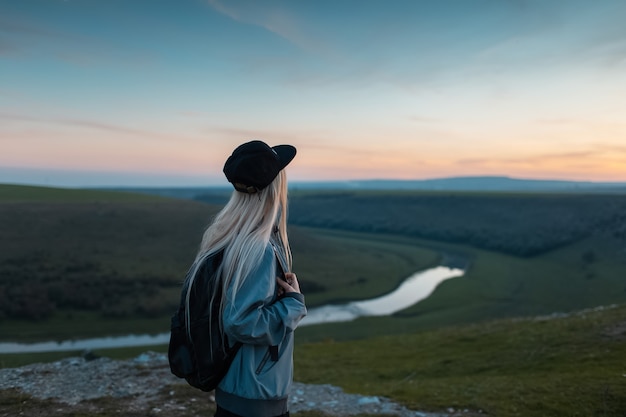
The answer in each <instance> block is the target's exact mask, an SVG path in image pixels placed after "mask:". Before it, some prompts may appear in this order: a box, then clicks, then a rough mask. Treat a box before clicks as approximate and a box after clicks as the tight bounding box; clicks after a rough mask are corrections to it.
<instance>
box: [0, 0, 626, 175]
mask: <svg viewBox="0 0 626 417" xmlns="http://www.w3.org/2000/svg"><path fill="white" fill-rule="evenodd" d="M624 22H626V1H623V0H614V1H613V0H595V1H589V0H584V1H579V0H561V1H559V0H550V1H546V0H528V1H526V0H484V1H483V0H458V1H448V0H432V1H419V0H405V1H394V0H390V1H382V0H381V1H358V0H353V1H349V0H334V1H324V0H315V1H314V0H310V1H304V0H301V1H295V0H294V1H236V0H235V1H229V0H177V1H175V0H167V1H166V0H65V1H61V0H0V183H32V184H43V185H60V186H94V185H128V186H139V185H149V186H156V185H164V186H170V185H180V186H184V185H193V186H198V185H216V184H224V183H225V179H224V177H223V175H222V172H221V170H222V165H223V163H224V160H225V159H226V158H227V157H228V155H229V154H230V152H231V151H232V150H233V148H234V147H236V146H237V145H238V144H240V143H242V142H245V141H248V140H251V139H262V140H264V141H266V142H267V143H269V144H270V145H276V144H281V143H290V144H293V145H295V146H296V147H297V148H298V156H297V157H296V159H295V160H294V161H293V163H292V164H291V165H290V166H289V168H288V174H289V177H290V178H291V179H292V180H295V181H317V180H335V179H339V180H345V179H374V178H398V179H427V178H439V177H449V176H470V175H471V176H476V175H481V176H482V175H507V176H513V177H519V178H549V179H571V180H592V181H626V24H624Z"/></svg>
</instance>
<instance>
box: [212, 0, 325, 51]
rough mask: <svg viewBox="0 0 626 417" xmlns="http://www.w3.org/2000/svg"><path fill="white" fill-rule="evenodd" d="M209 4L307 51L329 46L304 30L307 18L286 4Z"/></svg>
mask: <svg viewBox="0 0 626 417" xmlns="http://www.w3.org/2000/svg"><path fill="white" fill-rule="evenodd" d="M208 3H209V5H210V6H211V7H212V8H213V9H214V10H216V11H217V12H219V13H221V14H223V15H225V16H227V17H229V18H231V19H232V20H234V21H237V22H239V23H243V24H249V25H253V26H257V27H260V28H263V29H265V30H266V31H268V32H270V33H273V34H274V35H276V36H279V37H280V38H282V39H284V40H286V41H287V42H289V43H291V44H293V45H295V46H297V47H298V48H300V49H302V50H305V51H307V52H315V53H320V52H323V51H328V46H327V45H325V44H324V43H322V42H320V40H319V38H316V37H314V36H312V35H310V34H307V33H306V32H305V30H304V28H305V27H306V24H307V23H306V22H305V21H304V20H300V19H298V18H297V17H296V16H295V15H294V14H292V13H291V12H289V11H287V10H286V9H284V8H278V7H273V6H272V5H271V3H267V2H263V3H262V4H259V3H258V2H252V3H250V2H234V1H229V2H228V3H226V2H224V1H221V0H208Z"/></svg>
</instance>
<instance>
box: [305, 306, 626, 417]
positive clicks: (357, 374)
mask: <svg viewBox="0 0 626 417" xmlns="http://www.w3.org/2000/svg"><path fill="white" fill-rule="evenodd" d="M298 332H300V330H298ZM295 361H296V375H295V378H296V380H299V381H303V382H309V383H330V384H334V385H339V386H341V387H343V388H344V389H345V390H346V391H348V392H355V393H360V394H369V395H383V396H387V397H390V398H392V399H394V400H396V401H399V402H402V403H403V404H405V405H407V406H409V407H412V408H415V409H422V410H424V409H426V410H432V411H439V410H445V409H447V408H448V407H454V408H455V409H457V410H464V409H467V410H470V411H473V412H477V411H478V410H483V412H485V413H487V414H488V415H492V416H502V417H504V416H506V417H516V416H519V417H544V416H550V417H560V416H563V417H565V416H567V417H572V416H580V417H587V416H606V417H623V416H624V415H626V305H621V306H619V307H615V308H609V309H602V310H600V309H596V310H590V311H583V312H579V313H576V314H573V315H571V316H568V317H560V318H559V317H544V318H528V319H515V320H514V319H508V320H499V321H490V322H484V323H481V324H474V325H467V326H454V327H445V328H441V329H438V330H433V331H426V332H419V333H407V334H404V335H395V336H386V337H371V338H369V339H367V340H360V341H349V342H341V343H336V342H333V341H327V342H322V343H314V344H304V345H300V346H298V347H297V350H296V356H295Z"/></svg>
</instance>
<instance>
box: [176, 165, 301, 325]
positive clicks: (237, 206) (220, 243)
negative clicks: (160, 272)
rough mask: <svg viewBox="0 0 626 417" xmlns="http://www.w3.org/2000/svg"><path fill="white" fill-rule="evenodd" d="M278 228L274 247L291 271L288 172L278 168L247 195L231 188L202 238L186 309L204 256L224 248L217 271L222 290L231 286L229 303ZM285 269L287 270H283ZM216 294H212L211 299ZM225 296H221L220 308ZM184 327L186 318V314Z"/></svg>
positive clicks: (260, 258) (261, 257) (256, 264)
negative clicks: (266, 182)
mask: <svg viewBox="0 0 626 417" xmlns="http://www.w3.org/2000/svg"><path fill="white" fill-rule="evenodd" d="M276 227H278V234H279V238H280V245H277V248H276V249H277V250H280V251H282V252H284V253H282V254H281V255H283V257H284V259H285V260H286V262H287V267H288V269H289V270H291V260H292V258H291V249H290V247H289V239H288V237H287V175H286V174H285V170H281V171H280V173H279V174H278V175H277V176H276V178H275V179H274V181H272V183H271V184H270V185H269V186H267V187H266V188H264V189H263V190H261V191H258V192H256V193H254V194H247V193H243V192H240V191H233V193H232V195H231V197H230V200H229V201H228V203H227V204H226V205H225V206H224V208H223V209H222V210H221V211H220V212H219V213H218V214H217V215H216V216H215V218H214V219H213V221H212V222H211V224H210V225H209V226H208V227H207V229H206V230H205V232H204V235H203V237H202V242H201V244H200V248H199V250H198V253H197V255H196V259H195V262H194V265H193V266H192V273H191V274H190V277H191V278H190V279H191V280H192V281H191V282H189V284H188V289H187V296H186V307H187V308H186V311H187V312H188V311H189V298H190V294H191V287H192V284H193V279H194V277H195V275H196V271H197V270H198V268H199V267H200V265H201V264H202V261H203V260H204V259H206V258H207V257H209V256H211V255H213V254H216V253H219V252H220V251H223V258H222V263H221V265H220V267H219V268H218V270H217V278H218V283H219V285H220V286H221V289H222V293H223V294H226V289H227V288H229V287H230V286H232V289H231V291H230V292H229V294H230V295H231V296H232V298H231V302H232V301H233V300H234V298H235V297H236V295H237V291H238V290H239V288H240V287H241V284H242V280H243V279H244V278H245V277H246V276H248V275H249V274H250V273H251V272H252V271H253V270H254V269H255V268H256V267H257V266H258V265H259V263H260V262H261V260H262V259H263V254H264V253H265V249H266V247H267V245H268V243H269V241H270V238H271V236H272V233H273V232H274V230H275V229H276ZM285 272H287V271H285ZM214 296H215V294H211V302H213V299H214ZM226 298H227V297H222V305H221V308H222V309H223V308H224V306H225V303H226V301H227V300H226ZM186 320H187V329H189V317H188V314H187V317H186Z"/></svg>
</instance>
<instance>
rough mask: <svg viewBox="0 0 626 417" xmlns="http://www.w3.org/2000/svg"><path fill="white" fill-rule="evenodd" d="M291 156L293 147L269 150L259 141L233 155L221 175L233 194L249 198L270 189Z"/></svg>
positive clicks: (237, 150)
mask: <svg viewBox="0 0 626 417" xmlns="http://www.w3.org/2000/svg"><path fill="white" fill-rule="evenodd" d="M295 156H296V148H295V147H294V146H291V145H277V146H269V145H268V144H266V143H265V142H263V141H260V140H253V141H250V142H246V143H244V144H242V145H239V146H238V147H237V148H236V149H235V150H234V151H233V153H232V155H231V156H229V157H228V159H227V160H226V163H225V164H224V170H223V171H224V175H226V179H228V181H229V182H230V183H231V184H233V186H234V187H235V189H236V190H237V191H241V192H244V193H248V194H253V193H256V192H258V191H260V190H262V189H264V188H266V187H267V186H268V185H270V184H271V183H272V181H274V178H276V176H277V175H278V173H279V172H280V171H281V170H283V169H284V168H285V167H286V166H287V165H289V163H290V162H291V161H292V160H293V158H294V157H295Z"/></svg>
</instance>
